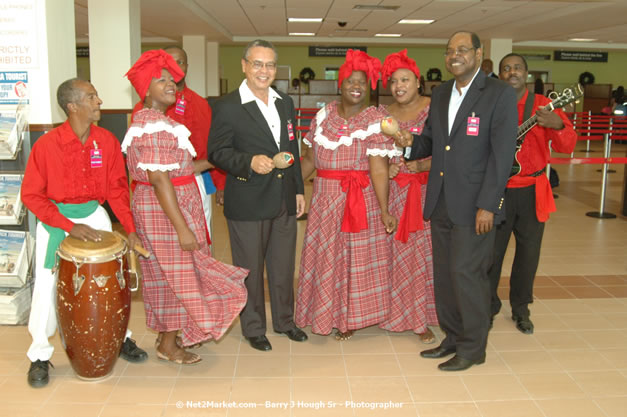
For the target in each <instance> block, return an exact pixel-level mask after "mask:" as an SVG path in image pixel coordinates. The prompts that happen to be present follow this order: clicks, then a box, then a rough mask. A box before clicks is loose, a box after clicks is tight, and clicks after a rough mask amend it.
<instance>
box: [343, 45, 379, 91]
mask: <svg viewBox="0 0 627 417" xmlns="http://www.w3.org/2000/svg"><path fill="white" fill-rule="evenodd" d="M353 71H363V72H365V73H366V77H368V79H369V80H370V85H371V86H372V88H373V89H375V88H376V87H377V81H378V80H379V77H380V76H381V61H379V59H378V58H373V57H371V56H370V55H368V54H367V53H365V52H364V51H360V50H352V49H349V50H348V51H346V60H345V61H344V63H343V64H342V66H341V67H340V72H339V74H338V80H337V85H338V87H340V88H341V87H342V81H344V80H345V79H346V78H348V77H350V76H351V74H352V73H353Z"/></svg>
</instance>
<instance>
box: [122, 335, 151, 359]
mask: <svg viewBox="0 0 627 417" xmlns="http://www.w3.org/2000/svg"><path fill="white" fill-rule="evenodd" d="M120 356H121V357H122V358H123V359H126V360H127V361H129V362H133V363H139V362H143V361H145V360H146V359H148V354H147V353H146V351H145V350H143V349H140V348H138V347H137V345H136V344H135V341H134V340H133V339H131V338H129V337H127V338H126V340H124V343H122V349H121V350H120Z"/></svg>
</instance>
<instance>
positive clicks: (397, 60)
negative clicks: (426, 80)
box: [381, 49, 420, 88]
mask: <svg viewBox="0 0 627 417" xmlns="http://www.w3.org/2000/svg"><path fill="white" fill-rule="evenodd" d="M400 68H404V69H408V70H410V71H411V72H413V73H414V74H416V78H418V79H420V69H418V66H417V65H416V61H414V60H413V59H411V58H410V57H408V56H407V49H403V50H402V51H400V52H396V53H394V54H390V55H388V56H387V57H386V58H385V62H383V69H382V70H381V82H382V83H383V88H386V87H387V85H388V80H389V78H390V76H391V75H392V74H394V72H395V71H396V70H397V69H400Z"/></svg>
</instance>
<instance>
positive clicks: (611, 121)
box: [597, 117, 616, 174]
mask: <svg viewBox="0 0 627 417" xmlns="http://www.w3.org/2000/svg"><path fill="white" fill-rule="evenodd" d="M612 130H613V119H612V118H611V117H610V140H609V144H608V148H609V151H608V154H609V155H611V154H612V133H613V132H612ZM606 158H609V156H606ZM597 172H602V170H601V169H597ZM607 172H608V173H609V174H613V173H615V172H616V170H614V169H611V168H610V169H608V170H607Z"/></svg>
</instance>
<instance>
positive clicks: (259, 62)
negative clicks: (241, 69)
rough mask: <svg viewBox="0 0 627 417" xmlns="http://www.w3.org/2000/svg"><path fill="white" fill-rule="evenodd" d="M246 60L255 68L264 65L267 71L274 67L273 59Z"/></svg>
mask: <svg viewBox="0 0 627 417" xmlns="http://www.w3.org/2000/svg"><path fill="white" fill-rule="evenodd" d="M246 62H248V63H249V64H250V65H251V66H252V67H253V68H254V69H256V70H260V69H262V68H263V67H266V69H267V70H268V71H274V70H275V69H276V62H274V61H270V62H265V63H264V62H261V61H249V60H246Z"/></svg>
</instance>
